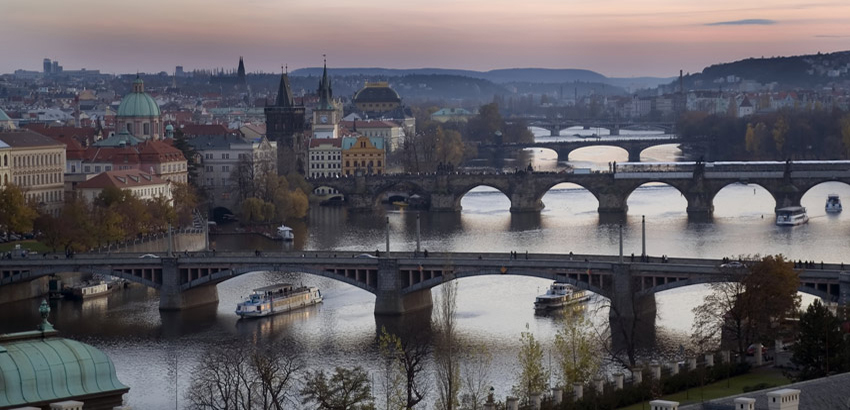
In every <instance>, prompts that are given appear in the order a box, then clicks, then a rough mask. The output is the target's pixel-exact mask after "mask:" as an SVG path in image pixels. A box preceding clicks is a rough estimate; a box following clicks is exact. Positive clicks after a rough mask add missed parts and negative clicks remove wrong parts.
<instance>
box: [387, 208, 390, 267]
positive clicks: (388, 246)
mask: <svg viewBox="0 0 850 410" xmlns="http://www.w3.org/2000/svg"><path fill="white" fill-rule="evenodd" d="M389 256H390V217H389V216H388V217H387V257H389Z"/></svg>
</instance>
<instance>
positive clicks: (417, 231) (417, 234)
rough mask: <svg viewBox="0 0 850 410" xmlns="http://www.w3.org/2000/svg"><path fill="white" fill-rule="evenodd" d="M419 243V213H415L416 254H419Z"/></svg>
mask: <svg viewBox="0 0 850 410" xmlns="http://www.w3.org/2000/svg"><path fill="white" fill-rule="evenodd" d="M420 243H421V226H420V224H419V212H418V211H417V212H416V254H417V255H418V254H419V245H420Z"/></svg>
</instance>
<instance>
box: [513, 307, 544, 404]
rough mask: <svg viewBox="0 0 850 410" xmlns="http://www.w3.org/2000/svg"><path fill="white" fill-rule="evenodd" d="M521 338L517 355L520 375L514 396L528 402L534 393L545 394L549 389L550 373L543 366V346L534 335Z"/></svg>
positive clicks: (524, 335) (525, 335) (529, 333)
mask: <svg viewBox="0 0 850 410" xmlns="http://www.w3.org/2000/svg"><path fill="white" fill-rule="evenodd" d="M525 329H526V331H525V332H522V334H521V336H520V339H519V341H520V348H519V353H518V354H517V361H518V362H519V369H520V374H519V376H518V379H519V380H518V383H517V385H516V386H514V387H513V389H512V390H513V394H515V395H516V396H517V397H519V398H520V399H521V400H528V398H529V397H530V396H531V394H532V393H543V392H544V391H546V390H547V388H548V387H549V372H548V371H547V370H546V368H545V367H544V366H543V346H542V345H541V344H540V342H538V341H537V339H535V338H534V334H533V333H531V332H530V331H528V324H526V325H525Z"/></svg>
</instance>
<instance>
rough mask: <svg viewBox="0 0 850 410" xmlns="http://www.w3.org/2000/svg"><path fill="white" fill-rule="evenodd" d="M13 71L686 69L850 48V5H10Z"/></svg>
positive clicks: (36, 0)
mask: <svg viewBox="0 0 850 410" xmlns="http://www.w3.org/2000/svg"><path fill="white" fill-rule="evenodd" d="M0 38H2V39H3V46H2V47H0V50H3V52H2V54H0V55H2V56H3V58H0V73H4V72H8V73H10V72H12V71H14V70H15V69H18V68H23V69H28V70H40V69H41V60H42V59H43V58H45V57H47V58H51V59H58V60H59V61H60V63H61V64H62V65H63V66H64V67H65V68H66V69H79V68H88V69H101V70H102V71H104V72H112V73H128V72H136V71H142V72H159V71H167V72H171V71H172V70H173V69H174V66H175V65H183V66H184V67H185V69H186V70H191V69H194V68H213V67H225V68H229V69H232V68H235V66H236V62H237V59H238V57H239V56H240V55H241V56H244V57H245V63H246V67H247V69H248V71H249V72H255V71H266V72H278V71H280V66H281V65H283V64H288V65H289V67H290V69H294V68H300V67H309V66H317V65H321V62H322V54H327V55H328V61H329V65H330V66H332V67H334V66H336V67H388V68H418V67H441V68H463V69H474V70H489V69H494V68H509V67H549V68H585V69H590V70H594V71H598V72H600V73H602V74H605V75H608V76H617V77H629V76H645V75H647V76H664V77H669V76H674V75H677V74H678V70H679V69H684V70H685V71H686V72H697V71H700V70H701V69H702V68H703V67H705V66H707V65H711V64H715V63H719V62H726V61H734V60H738V59H742V58H747V57H759V56H766V57H769V56H778V55H795V54H808V53H816V52H818V51H820V52H832V51H840V50H847V49H850V2H846V1H835V2H806V1H781V0H779V1H776V0H772V1H750V2H741V1H732V0H717V1H712V2H707V1H704V0H668V1H664V0H648V1H641V2H633V1H627V0H523V1H506V0H454V1H449V0H431V1H427V2H424V1H416V2H414V1H399V0H393V1H389V0H364V1H342V0H326V1H290V0H179V1H175V0H169V1H166V0H146V1H129V2H127V1H114V0H75V1H66V0H3V1H2V3H0Z"/></svg>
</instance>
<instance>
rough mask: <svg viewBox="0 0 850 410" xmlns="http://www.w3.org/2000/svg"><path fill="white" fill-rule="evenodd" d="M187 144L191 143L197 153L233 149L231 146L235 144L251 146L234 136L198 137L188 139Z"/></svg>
mask: <svg viewBox="0 0 850 410" xmlns="http://www.w3.org/2000/svg"><path fill="white" fill-rule="evenodd" d="M186 142H187V143H189V145H191V146H192V148H194V149H195V151H199V152H200V151H207V150H226V149H231V146H232V145H234V144H236V145H247V144H250V143H249V142H248V141H245V140H244V139H242V138H239V137H234V136H232V135H199V136H197V137H194V138H190V139H187V140H186Z"/></svg>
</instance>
